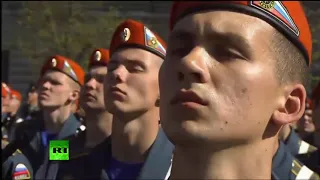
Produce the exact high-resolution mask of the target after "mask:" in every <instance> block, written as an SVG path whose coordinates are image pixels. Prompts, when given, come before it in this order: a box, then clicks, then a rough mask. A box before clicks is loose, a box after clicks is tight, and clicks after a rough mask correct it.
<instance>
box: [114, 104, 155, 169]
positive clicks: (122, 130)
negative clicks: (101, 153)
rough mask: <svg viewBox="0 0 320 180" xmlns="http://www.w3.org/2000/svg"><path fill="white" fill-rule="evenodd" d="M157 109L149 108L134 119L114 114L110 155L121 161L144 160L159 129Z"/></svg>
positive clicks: (137, 161) (138, 161)
mask: <svg viewBox="0 0 320 180" xmlns="http://www.w3.org/2000/svg"><path fill="white" fill-rule="evenodd" d="M158 120H159V111H158V109H155V110H150V111H148V112H146V113H144V114H142V115H140V116H139V117H137V118H134V119H131V120H129V119H125V120H124V119H121V118H119V116H117V115H114V118H113V123H112V138H111V139H112V156H113V157H114V158H115V159H117V160H118V161H121V162H127V163H141V162H144V161H145V159H146V157H147V155H148V152H149V149H150V147H151V146H152V144H153V143H154V141H155V139H156V137H157V134H158V131H159V125H158Z"/></svg>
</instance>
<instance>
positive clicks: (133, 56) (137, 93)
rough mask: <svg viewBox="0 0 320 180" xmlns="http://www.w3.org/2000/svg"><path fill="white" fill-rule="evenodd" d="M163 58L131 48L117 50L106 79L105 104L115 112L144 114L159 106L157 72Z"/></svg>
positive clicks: (110, 110)
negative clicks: (157, 102) (157, 104)
mask: <svg viewBox="0 0 320 180" xmlns="http://www.w3.org/2000/svg"><path fill="white" fill-rule="evenodd" d="M162 61H163V60H162V59H161V58H160V57H158V56H156V55H154V54H153V53H151V52H148V51H145V50H142V49H137V48H130V49H123V50H119V51H117V52H115V53H114V54H113V55H112V57H111V60H110V63H109V65H108V74H107V76H106V78H105V83H104V87H105V96H104V97H105V104H106V107H107V110H108V111H109V112H111V113H112V114H117V113H122V114H123V113H142V112H145V111H147V110H149V109H151V108H154V107H155V106H156V101H157V99H158V97H159V85H158V73H159V68H160V66H161V63H162Z"/></svg>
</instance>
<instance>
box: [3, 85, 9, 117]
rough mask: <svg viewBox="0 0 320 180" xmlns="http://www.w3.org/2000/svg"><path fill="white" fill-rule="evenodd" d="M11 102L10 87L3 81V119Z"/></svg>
mask: <svg viewBox="0 0 320 180" xmlns="http://www.w3.org/2000/svg"><path fill="white" fill-rule="evenodd" d="M9 102H10V88H9V87H8V85H7V84H6V83H1V117H2V118H1V119H3V118H4V116H5V115H6V113H7V112H8V106H9Z"/></svg>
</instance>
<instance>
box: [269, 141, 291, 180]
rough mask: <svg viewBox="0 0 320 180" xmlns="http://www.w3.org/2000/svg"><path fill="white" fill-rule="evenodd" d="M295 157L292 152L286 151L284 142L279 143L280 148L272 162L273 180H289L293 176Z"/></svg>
mask: <svg viewBox="0 0 320 180" xmlns="http://www.w3.org/2000/svg"><path fill="white" fill-rule="evenodd" d="M292 162H293V157H292V155H291V152H290V151H289V150H288V149H286V146H285V145H284V144H283V142H281V141H279V148H278V150H277V152H276V154H275V155H274V157H273V160H272V176H273V179H288V175H290V174H291V167H292Z"/></svg>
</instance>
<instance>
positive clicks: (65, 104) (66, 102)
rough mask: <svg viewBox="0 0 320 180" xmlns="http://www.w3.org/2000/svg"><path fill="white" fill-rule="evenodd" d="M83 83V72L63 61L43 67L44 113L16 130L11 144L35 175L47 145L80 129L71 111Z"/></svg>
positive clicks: (41, 101) (57, 58)
mask: <svg viewBox="0 0 320 180" xmlns="http://www.w3.org/2000/svg"><path fill="white" fill-rule="evenodd" d="M83 82H84V71H83V69H82V68H81V67H80V66H79V65H78V64H77V63H75V62H74V61H72V60H70V59H68V58H66V57H63V56H60V55H56V56H53V57H51V58H50V59H48V61H47V62H46V63H45V64H44V65H43V67H42V69H41V74H40V79H39V86H38V87H39V106H40V108H41V111H42V112H43V113H42V114H39V115H40V116H39V117H37V119H36V120H31V121H25V122H24V124H23V125H21V126H19V128H18V129H17V135H16V140H15V141H14V142H13V144H14V146H16V147H17V148H19V149H20V150H21V151H22V152H23V154H25V155H26V156H27V158H28V160H29V161H30V163H31V165H32V168H33V170H34V171H35V172H36V171H37V169H38V168H39V167H40V165H41V164H42V163H43V160H44V158H45V155H46V153H47V151H45V150H46V149H47V147H48V144H49V141H50V140H54V139H64V138H66V137H68V136H71V135H73V134H74V133H76V130H77V128H78V127H79V126H80V123H79V121H78V120H77V119H76V118H75V117H74V116H73V114H72V113H71V111H72V106H73V104H74V103H76V101H77V100H78V98H79V94H80V88H81V86H82V85H83ZM20 128H21V129H22V130H24V131H20V130H19V129H20ZM9 145H10V144H9ZM9 145H8V146H9ZM11 147H12V146H11ZM47 158H48V157H47Z"/></svg>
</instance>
